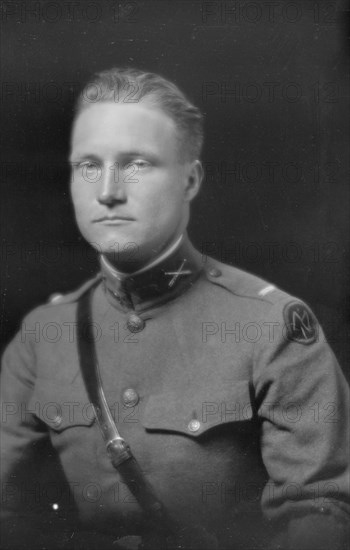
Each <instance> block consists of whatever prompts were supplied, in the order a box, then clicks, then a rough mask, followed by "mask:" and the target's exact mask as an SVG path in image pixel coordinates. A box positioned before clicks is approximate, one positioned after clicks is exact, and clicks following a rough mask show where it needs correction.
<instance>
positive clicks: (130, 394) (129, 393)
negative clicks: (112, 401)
mask: <svg viewBox="0 0 350 550" xmlns="http://www.w3.org/2000/svg"><path fill="white" fill-rule="evenodd" d="M139 400H140V396H139V394H138V393H137V391H136V390H134V389H133V388H128V389H127V390H125V391H124V393H123V402H124V405H125V406H126V407H135V405H137V403H138V402H139Z"/></svg>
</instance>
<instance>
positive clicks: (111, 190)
mask: <svg viewBox="0 0 350 550" xmlns="http://www.w3.org/2000/svg"><path fill="white" fill-rule="evenodd" d="M121 176H122V175H121V174H118V173H116V171H115V170H114V167H113V166H112V167H109V168H105V170H103V174H102V176H101V180H102V181H101V186H100V189H99V194H98V197H97V199H98V201H99V202H100V203H101V204H106V205H111V204H114V203H116V202H126V200H127V194H126V188H125V182H124V181H123V178H122V177H121Z"/></svg>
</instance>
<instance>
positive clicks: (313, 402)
mask: <svg viewBox="0 0 350 550" xmlns="http://www.w3.org/2000/svg"><path fill="white" fill-rule="evenodd" d="M263 324H264V328H265V329H266V330H265V332H264V333H263V337H262V338H261V339H260V340H259V342H258V343H257V344H256V352H255V353H256V355H255V370H254V386H255V392H256V393H255V395H256V400H257V413H258V415H259V417H260V418H261V421H262V435H261V449H262V458H263V461H264V464H265V467H266V469H267V472H268V475H269V482H268V483H267V484H266V486H265V488H264V491H263V496H262V508H263V513H264V515H265V516H266V517H267V519H268V520H269V521H270V522H271V523H272V524H274V525H275V526H278V528H279V532H280V533H281V535H280V538H279V540H278V544H277V543H276V545H277V547H279V548H283V549H288V550H289V549H293V550H300V549H302V550H321V549H324V550H326V549H330V548H332V549H333V550H336V549H337V550H338V549H343V548H344V549H345V548H348V543H349V538H348V532H347V529H348V527H347V526H348V525H349V519H350V516H349V513H350V505H349V500H350V499H349V388H348V385H347V382H346V380H345V377H344V375H343V374H342V372H341V369H340V367H339V365H338V363H337V360H336V358H335V356H334V354H333V352H332V350H331V349H330V347H329V346H328V344H327V343H326V339H325V335H324V333H323V331H322V329H321V328H320V326H319V325H318V323H317V320H316V318H315V317H314V315H313V313H312V312H311V311H310V309H309V308H308V307H307V306H306V305H305V304H303V303H302V302H300V301H297V300H293V299H292V300H291V299H290V298H289V299H287V298H285V299H282V300H280V301H279V303H278V304H277V305H275V306H273V307H272V309H271V312H270V314H269V317H268V318H266V319H264V322H263Z"/></svg>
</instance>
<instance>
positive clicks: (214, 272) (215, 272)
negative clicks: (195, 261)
mask: <svg viewBox="0 0 350 550" xmlns="http://www.w3.org/2000/svg"><path fill="white" fill-rule="evenodd" d="M208 274H209V275H210V277H220V275H221V271H220V269H217V268H216V267H212V268H211V269H209V271H208Z"/></svg>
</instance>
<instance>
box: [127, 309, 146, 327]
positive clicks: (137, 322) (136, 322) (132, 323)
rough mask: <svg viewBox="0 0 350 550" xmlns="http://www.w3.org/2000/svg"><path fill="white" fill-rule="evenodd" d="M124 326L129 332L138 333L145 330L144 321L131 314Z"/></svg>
mask: <svg viewBox="0 0 350 550" xmlns="http://www.w3.org/2000/svg"><path fill="white" fill-rule="evenodd" d="M126 326H127V327H128V329H129V330H130V332H140V331H141V330H143V329H144V328H145V321H144V320H143V319H141V317H139V316H138V315H136V313H131V315H130V316H129V318H128V320H127V322H126Z"/></svg>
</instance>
